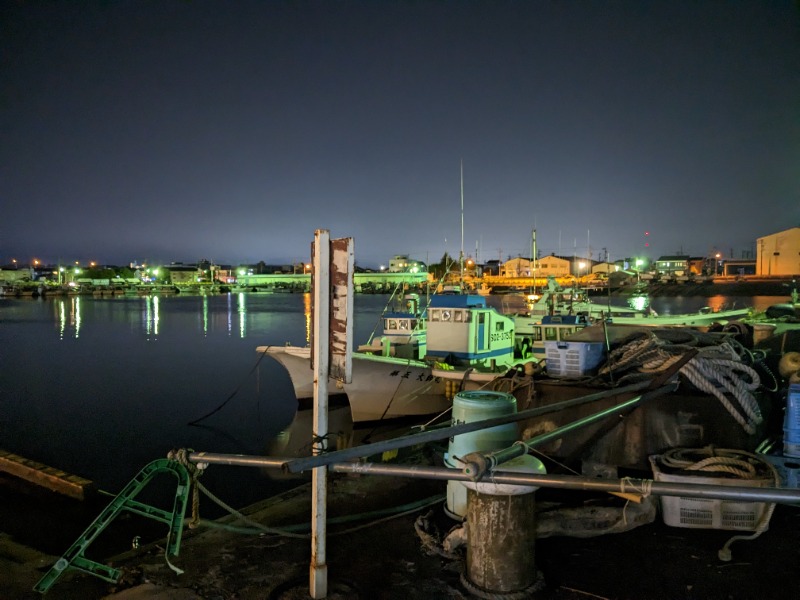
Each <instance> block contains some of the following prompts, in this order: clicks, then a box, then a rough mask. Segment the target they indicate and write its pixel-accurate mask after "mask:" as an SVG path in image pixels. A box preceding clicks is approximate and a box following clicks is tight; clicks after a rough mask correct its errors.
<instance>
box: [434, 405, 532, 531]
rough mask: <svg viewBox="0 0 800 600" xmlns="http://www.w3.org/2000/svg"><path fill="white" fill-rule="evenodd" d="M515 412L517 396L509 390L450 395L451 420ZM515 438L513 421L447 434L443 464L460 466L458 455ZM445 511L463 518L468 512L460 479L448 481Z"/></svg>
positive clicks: (499, 445) (497, 446)
mask: <svg viewBox="0 0 800 600" xmlns="http://www.w3.org/2000/svg"><path fill="white" fill-rule="evenodd" d="M516 412H517V399H516V398H515V397H514V396H513V395H511V394H507V393H505V392H491V391H485V390H474V391H469V392H459V393H458V394H456V395H455V397H454V398H453V413H452V415H453V417H452V421H451V424H452V425H459V424H461V423H475V422H477V421H485V420H487V419H494V418H497V417H503V416H505V415H509V414H514V413H516ZM518 439H519V435H518V433H517V424H516V423H506V424H505V425H496V426H494V427H489V428H488V429H481V430H478V431H472V432H470V433H462V434H460V435H456V436H454V437H452V438H450V444H449V445H448V447H447V454H445V456H444V464H445V466H447V467H450V468H453V469H461V468H462V465H461V463H460V461H459V459H460V458H463V457H464V456H466V455H467V454H469V453H470V452H491V451H493V450H502V449H503V448H507V447H508V446H510V445H512V444H513V443H514V442H516V441H517V440H518ZM447 512H448V513H449V514H450V516H451V517H453V518H462V517H464V516H465V515H466V514H467V490H466V488H465V487H464V484H463V483H461V482H460V481H448V482H447Z"/></svg>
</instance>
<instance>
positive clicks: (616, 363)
mask: <svg viewBox="0 0 800 600" xmlns="http://www.w3.org/2000/svg"><path fill="white" fill-rule="evenodd" d="M690 349H691V347H689V346H685V345H680V344H670V343H669V342H665V341H663V340H661V339H659V338H658V337H656V336H655V335H654V334H653V333H647V334H646V335H645V336H644V337H641V338H638V339H634V340H632V341H630V342H628V343H627V344H624V345H622V346H620V347H619V348H616V349H614V350H612V351H611V353H610V354H609V359H608V362H607V363H606V365H605V366H604V367H602V369H601V370H600V373H601V374H602V373H608V372H610V371H612V370H613V371H622V370H625V369H631V368H636V369H637V370H638V371H639V372H641V373H657V372H660V371H663V370H665V369H668V368H669V367H670V366H672V365H673V364H675V363H676V362H677V361H679V360H680V358H681V356H682V355H683V354H684V353H685V352H686V351H688V350H690ZM680 372H681V373H682V374H683V375H684V376H685V377H686V378H687V379H688V380H689V381H690V382H691V383H692V385H694V386H695V387H696V388H697V389H698V390H700V391H701V392H705V393H706V394H710V395H712V396H714V397H715V398H717V399H718V400H719V401H720V403H721V404H722V405H723V406H724V407H725V409H726V410H727V411H728V412H729V413H730V415H731V416H732V417H733V418H734V420H736V422H737V423H739V424H740V425H741V426H742V428H743V429H744V430H745V431H746V432H747V433H749V434H753V433H755V432H756V426H757V425H759V424H761V423H762V421H763V416H762V414H761V409H760V407H759V405H758V401H757V400H756V399H755V396H753V391H755V390H756V389H758V387H759V386H760V385H761V379H760V377H759V376H758V373H757V372H756V371H755V370H754V369H752V368H751V367H749V366H747V365H745V364H744V363H742V361H741V359H740V358H739V355H738V354H737V353H736V350H735V349H734V348H733V346H731V345H730V344H729V343H728V342H723V343H721V344H718V345H716V346H706V347H703V348H699V349H698V353H697V355H696V356H695V357H694V358H692V360H690V361H689V362H687V363H686V364H685V365H683V366H682V367H681V369H680Z"/></svg>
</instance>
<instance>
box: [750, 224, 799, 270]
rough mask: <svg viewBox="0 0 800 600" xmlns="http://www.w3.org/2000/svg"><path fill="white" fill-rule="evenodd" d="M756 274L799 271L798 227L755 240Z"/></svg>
mask: <svg viewBox="0 0 800 600" xmlns="http://www.w3.org/2000/svg"><path fill="white" fill-rule="evenodd" d="M756 273H757V274H758V275H797V274H798V273H800V227H792V228H791V229H786V230H785V231H779V232H777V233H772V234H769V235H765V236H764V237H760V238H758V239H757V240H756Z"/></svg>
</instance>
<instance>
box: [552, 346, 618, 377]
mask: <svg viewBox="0 0 800 600" xmlns="http://www.w3.org/2000/svg"><path fill="white" fill-rule="evenodd" d="M604 350H605V347H604V345H603V343H602V342H555V341H554V342H545V343H544V352H545V359H546V360H547V373H548V374H549V375H551V376H552V377H582V376H583V375H591V374H593V372H594V371H596V370H597V367H598V366H599V365H600V363H601V361H602V360H603V355H604Z"/></svg>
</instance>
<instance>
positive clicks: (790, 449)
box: [783, 383, 800, 458]
mask: <svg viewBox="0 0 800 600" xmlns="http://www.w3.org/2000/svg"><path fill="white" fill-rule="evenodd" d="M783 455H784V456H792V457H794V458H799V457H800V383H793V384H791V385H790V386H789V393H788V395H787V396H786V412H785V413H784V415H783Z"/></svg>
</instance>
